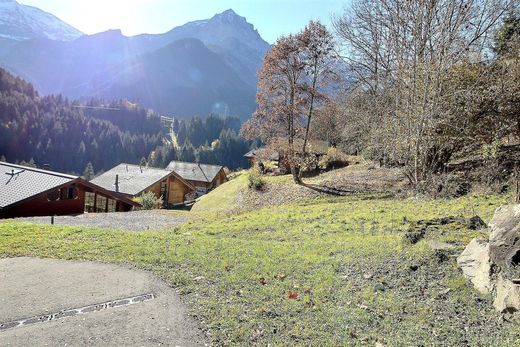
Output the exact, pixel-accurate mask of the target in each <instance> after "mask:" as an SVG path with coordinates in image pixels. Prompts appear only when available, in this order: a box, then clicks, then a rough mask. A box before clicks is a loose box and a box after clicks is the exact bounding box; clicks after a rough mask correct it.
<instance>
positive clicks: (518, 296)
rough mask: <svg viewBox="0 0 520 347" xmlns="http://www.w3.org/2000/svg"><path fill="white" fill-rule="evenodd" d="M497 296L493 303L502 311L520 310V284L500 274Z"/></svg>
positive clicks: (512, 311)
mask: <svg viewBox="0 0 520 347" xmlns="http://www.w3.org/2000/svg"><path fill="white" fill-rule="evenodd" d="M496 289H497V290H496V297H495V301H494V302H493V305H494V306H495V308H496V309H497V310H498V311H500V312H501V313H514V312H517V311H520V285H518V284H515V283H513V282H512V281H510V280H507V279H504V277H503V276H502V275H499V276H498V279H497V284H496Z"/></svg>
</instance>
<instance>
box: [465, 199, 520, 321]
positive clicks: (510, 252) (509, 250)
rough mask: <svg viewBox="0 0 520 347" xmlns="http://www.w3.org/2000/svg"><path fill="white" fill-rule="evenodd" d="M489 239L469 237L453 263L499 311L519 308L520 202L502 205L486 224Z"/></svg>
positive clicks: (505, 311)
mask: <svg viewBox="0 0 520 347" xmlns="http://www.w3.org/2000/svg"><path fill="white" fill-rule="evenodd" d="M489 227H490V236H489V240H480V239H473V240H472V241H471V242H470V243H469V244H468V246H467V247H466V249H465V250H464V252H462V254H461V255H460V256H459V257H458V259H457V262H458V264H459V266H460V267H461V269H462V272H463V273H464V276H466V277H467V278H468V279H469V280H471V282H472V283H473V285H474V286H475V288H476V289H477V290H478V291H480V292H481V293H483V294H490V293H491V294H492V295H493V296H494V299H495V300H494V306H495V308H496V309H497V310H498V311H500V312H502V313H515V312H517V311H520V205H510V206H503V207H501V208H499V209H497V211H496V212H495V215H494V217H493V219H492V220H491V222H490V223H489Z"/></svg>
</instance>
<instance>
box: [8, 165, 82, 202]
mask: <svg viewBox="0 0 520 347" xmlns="http://www.w3.org/2000/svg"><path fill="white" fill-rule="evenodd" d="M78 178H79V177H77V176H71V175H66V174H62V173H59V172H54V171H48V170H41V169H36V168H33V167H27V166H21V165H15V164H10V163H5V162H0V208H5V207H7V206H9V205H12V204H15V203H17V202H20V201H22V200H25V199H27V198H30V197H32V196H34V195H37V194H41V193H44V192H46V191H48V190H51V189H53V188H57V187H59V186H62V185H64V184H67V183H69V182H71V181H74V180H76V179H78Z"/></svg>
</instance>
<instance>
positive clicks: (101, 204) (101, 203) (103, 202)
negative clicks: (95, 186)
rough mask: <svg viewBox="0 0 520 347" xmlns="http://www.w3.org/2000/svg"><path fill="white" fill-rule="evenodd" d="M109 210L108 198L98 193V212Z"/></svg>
mask: <svg viewBox="0 0 520 347" xmlns="http://www.w3.org/2000/svg"><path fill="white" fill-rule="evenodd" d="M106 211H107V198H105V197H104V196H102V195H97V197H96V212H106Z"/></svg>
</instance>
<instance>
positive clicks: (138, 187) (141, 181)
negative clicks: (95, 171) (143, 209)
mask: <svg viewBox="0 0 520 347" xmlns="http://www.w3.org/2000/svg"><path fill="white" fill-rule="evenodd" d="M171 173H172V170H166V169H160V168H155V167H145V166H143V167H140V166H139V165H131V164H124V163H123V164H119V165H118V166H116V167H114V168H113V169H111V170H109V171H107V172H105V173H104V174H102V175H101V176H98V177H96V178H94V179H93V180H92V181H91V183H94V184H96V185H98V186H100V187H103V188H104V189H106V190H109V191H112V192H115V191H116V186H115V183H116V175H119V191H118V192H119V193H123V194H128V195H132V196H135V195H138V194H140V193H141V192H143V191H144V190H146V189H147V188H149V187H150V186H152V185H154V184H155V183H157V182H159V181H162V180H163V179H164V178H166V177H168V176H169V175H170V174H171ZM179 178H180V177H179ZM183 182H184V181H183ZM184 184H186V185H187V186H189V187H190V188H192V187H191V185H190V184H188V183H187V182H184Z"/></svg>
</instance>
